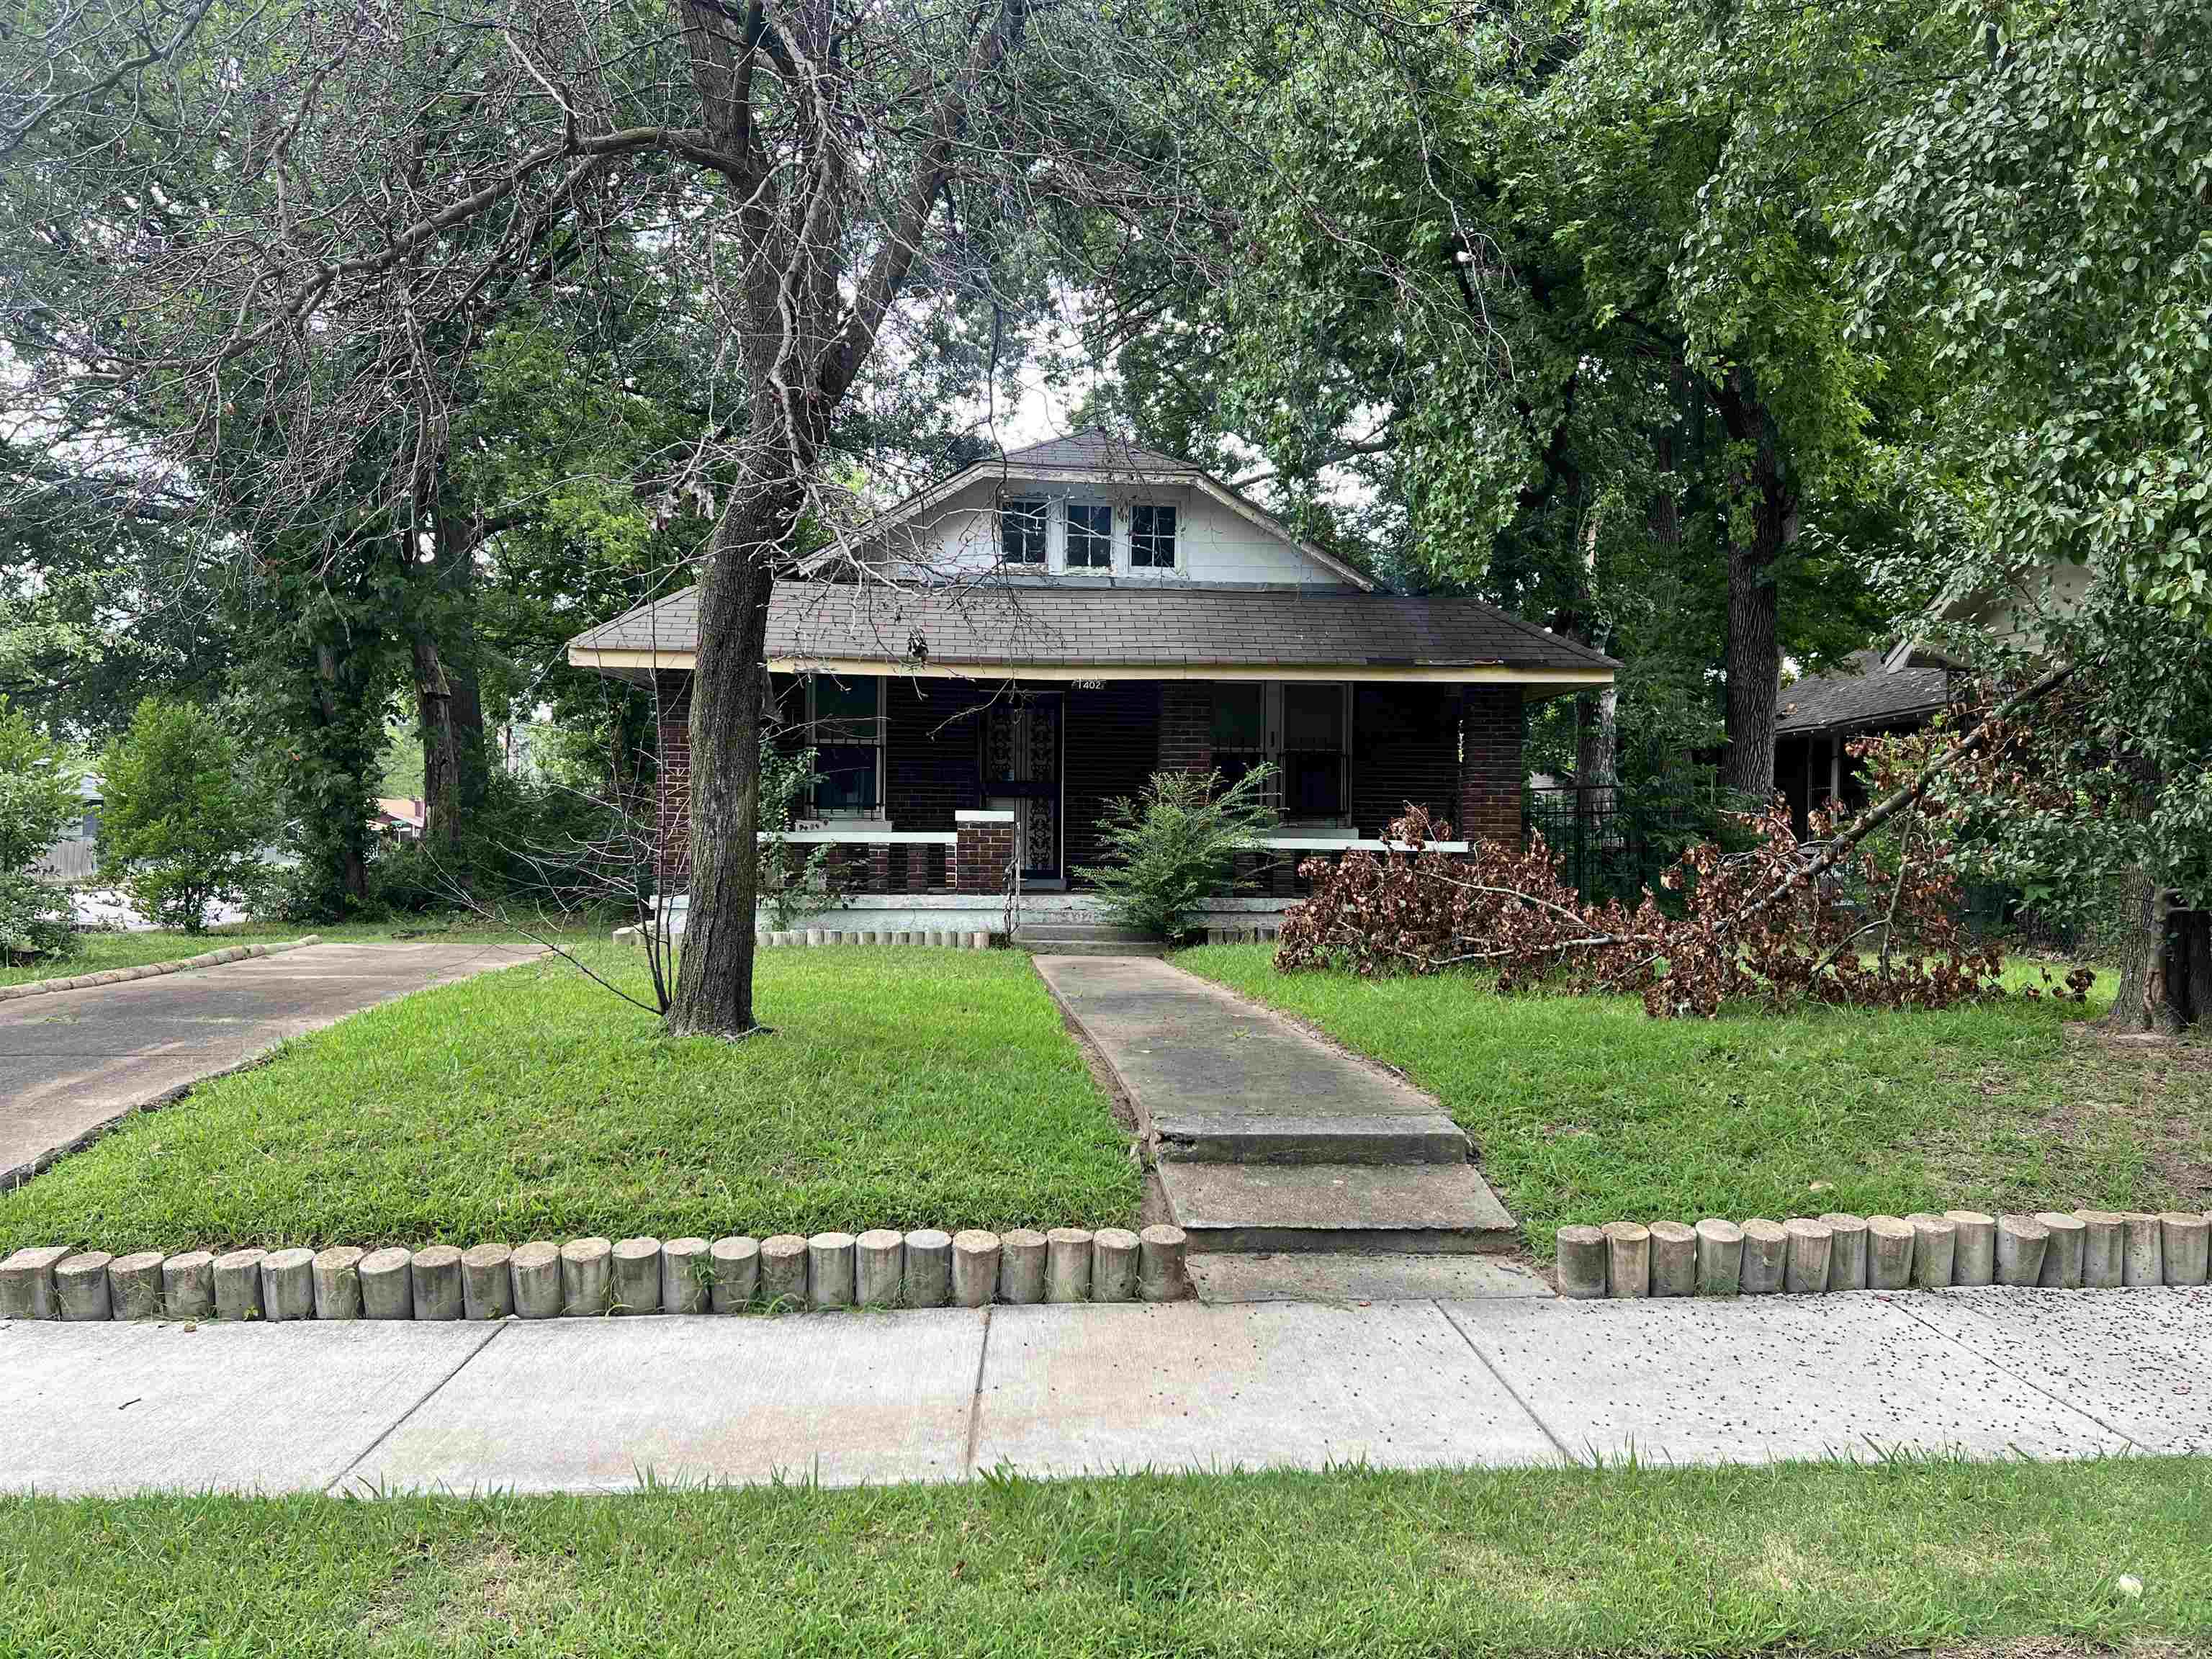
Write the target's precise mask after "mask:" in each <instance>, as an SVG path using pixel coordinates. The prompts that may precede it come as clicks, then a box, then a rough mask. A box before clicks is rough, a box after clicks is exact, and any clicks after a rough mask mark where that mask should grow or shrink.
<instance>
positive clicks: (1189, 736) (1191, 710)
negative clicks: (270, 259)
mask: <svg viewBox="0 0 2212 1659" xmlns="http://www.w3.org/2000/svg"><path fill="white" fill-rule="evenodd" d="M1159 769H1160V770H1161V771H1163V772H1211V771H1212V769H1213V688H1212V685H1211V684H1208V683H1207V682H1206V681H1204V680H1168V681H1165V682H1164V683H1163V684H1162V685H1161V686H1160V760H1159Z"/></svg>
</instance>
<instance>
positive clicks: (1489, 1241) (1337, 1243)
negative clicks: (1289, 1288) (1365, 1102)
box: [1154, 1158, 1521, 1255]
mask: <svg viewBox="0 0 2212 1659" xmlns="http://www.w3.org/2000/svg"><path fill="white" fill-rule="evenodd" d="M1154 1173H1155V1174H1156V1175H1157V1176H1158V1181H1159V1183H1160V1190H1161V1193H1162V1194H1164V1197H1165V1198H1166V1200H1167V1206H1168V1212H1169V1213H1170V1215H1171V1216H1172V1217H1173V1218H1174V1219H1175V1224H1176V1225H1177V1226H1178V1227H1181V1228H1182V1230H1183V1231H1185V1232H1187V1233H1188V1234H1189V1235H1190V1248H1191V1249H1193V1250H1242V1251H1253V1250H1301V1251H1303V1250H1335V1251H1343V1252H1347V1253H1355V1252H1364V1253H1368V1254H1378V1255H1379V1254H1389V1255H1408V1254H1412V1255H1462V1254H1472V1253H1479V1252H1485V1251H1511V1250H1515V1249H1519V1247H1520V1243H1521V1237H1520V1232H1519V1230H1518V1229H1516V1227H1515V1225H1514V1224H1513V1218H1512V1217H1511V1216H1510V1215H1508V1214H1507V1213H1506V1212H1505V1206H1504V1205H1502V1204H1500V1203H1499V1202H1498V1198H1497V1194H1494V1193H1492V1191H1491V1190H1490V1188H1489V1186H1488V1184H1487V1183H1486V1182H1484V1180H1483V1178H1482V1176H1480V1174H1478V1173H1477V1172H1476V1170H1475V1168H1474V1165H1473V1164H1196V1163H1189V1162H1185V1161H1181V1160H1176V1159H1170V1158H1164V1159H1162V1160H1161V1161H1160V1162H1159V1164H1158V1165H1157V1166H1156V1169H1155V1171H1154Z"/></svg>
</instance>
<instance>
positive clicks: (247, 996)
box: [0, 943, 538, 1188]
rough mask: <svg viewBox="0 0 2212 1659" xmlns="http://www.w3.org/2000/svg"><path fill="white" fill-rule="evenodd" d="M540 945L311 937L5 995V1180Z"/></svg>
mask: <svg viewBox="0 0 2212 1659" xmlns="http://www.w3.org/2000/svg"><path fill="white" fill-rule="evenodd" d="M536 955H538V947H537V946H535V945H490V944H482V943H478V944H469V945H453V944H444V943H421V944H392V945H309V946H307V948H306V949H304V950H300V951H285V952H284V953H283V954H282V955H280V956H273V957H258V958H256V959H255V960H253V961H251V962H232V963H223V964H222V966H220V967H216V968H201V969H193V970H192V971H191V972H190V973H184V974H169V975H163V976H162V977H161V978H158V979H142V980H133V981H129V982H128V983H125V984H120V985H100V986H94V987H91V988H89V989H87V990H82V991H57V992H54V993H52V994H50V995H47V996H38V997H25V998H22V999H21V1000H17V1001H13V1002H6V1003H0V1078H4V1079H6V1081H5V1083H4V1085H0V1188H7V1187H9V1186H11V1185H13V1184H15V1182H17V1181H19V1180H23V1179H27V1177H28V1176H30V1175H31V1174H33V1172H34V1171H36V1170H40V1169H43V1168H44V1167H45V1166H46V1164H48V1163H50V1162H51V1161H52V1159H53V1158H56V1157H58V1156H59V1155H60V1154H61V1153H62V1152H66V1151H68V1150H70V1148H72V1147H74V1146H80V1145H82V1144H83V1142H84V1141H85V1140H87V1139H90V1138H91V1137H93V1136H95V1135H97V1134H98V1133H100V1131H101V1130H103V1129H105V1128H106V1127H107V1126H108V1125H109V1124H111V1123H112V1122H114V1121H116V1120H117V1119H118V1118H119V1117H122V1116H124V1115H125V1114H127V1113H129V1112H132V1111H136V1110H138V1109H143V1108H144V1107H147V1106H149V1105H158V1104H160V1103H162V1102H164V1101H167V1100H170V1099H173V1098H174V1097H176V1096H177V1095H178V1094H179V1093H181V1092H182V1091H184V1090H185V1089H187V1088H189V1087H191V1085H193V1084H195V1083H197V1082H199V1081H200V1080H202V1079H205V1078H210V1077H214V1076H216V1075H219V1074H220V1073H224V1072H230V1071H235V1070H236V1069H237V1068H238V1067H240V1066H244V1065H246V1064H247V1063H248V1062H249V1061H251V1060H255V1059H257V1058H258V1057H259V1056H260V1055H262V1054H265V1053H267V1052H268V1051H269V1050H270V1048H275V1047H276V1044H278V1043H279V1042H283V1041H284V1039H286V1038H287V1037H294V1036H300V1035H301V1033H302V1032H306V1031H312V1030H316V1029H317V1028H319V1027H320V1026H325V1025H328V1024H331V1023H332V1022H333V1021H335V1020H338V1019H341V1018H344V1017H345V1016H346V1015H348V1014H350V1013H356V1012H359V1011H360V1010H362V1009H363V1008H367V1007H369V1006H372V1005H373V1004H375V1003H379V1002H386V1001H389V1000H391V999H392V998H393V997H397V996H404V995H405V994H407V993H409V992H410V991H419V990H422V989H423V988H424V987H427V986H431V985H443V984H446V983H447V982H448V981H453V980H457V979H465V978H467V977H468V976H469V975H471V974H478V973H482V972H483V970H484V969H488V968H503V967H507V966H508V965H510V964H511V963H517V962H523V961H526V960H528V959H529V958H530V957H534V956H536Z"/></svg>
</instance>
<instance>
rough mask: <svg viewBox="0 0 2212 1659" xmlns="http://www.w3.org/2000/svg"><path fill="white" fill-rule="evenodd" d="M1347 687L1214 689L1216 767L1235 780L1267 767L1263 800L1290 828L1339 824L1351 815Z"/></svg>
mask: <svg viewBox="0 0 2212 1659" xmlns="http://www.w3.org/2000/svg"><path fill="white" fill-rule="evenodd" d="M1351 734H1352V688H1351V686H1349V685H1346V684H1328V683H1327V682H1310V683H1309V682H1301V681H1291V682H1287V683H1286V682H1283V681H1273V682H1262V681H1250V682H1224V683H1218V684H1215V686H1214V687H1213V763H1214V765H1215V766H1216V767H1217V768H1218V769H1219V770H1220V773H1221V775H1222V779H1223V781H1225V782H1228V783H1234V782H1236V781H1237V779H1239V778H1241V777H1243V775H1245V774H1246V773H1247V772H1249V771H1250V770H1251V769H1253V768H1254V767H1255V766H1258V765H1261V763H1273V766H1274V768H1275V778H1274V781H1273V783H1272V784H1271V785H1270V786H1269V789H1268V799H1270V801H1271V802H1272V803H1273V805H1275V806H1276V807H1277V808H1278V809H1279V810H1280V811H1281V812H1282V814H1283V817H1284V818H1285V820H1286V821H1288V822H1290V823H1332V824H1334V823H1342V822H1343V821H1345V820H1346V819H1347V818H1348V817H1350V816H1351V810H1352V777H1351V770H1352V762H1351V748H1352V745H1351V742H1350V738H1351Z"/></svg>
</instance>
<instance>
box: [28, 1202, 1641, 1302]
mask: <svg viewBox="0 0 2212 1659" xmlns="http://www.w3.org/2000/svg"><path fill="white" fill-rule="evenodd" d="M1589 1231H1591V1232H1593V1233H1595V1231H1596V1230H1595V1228H1593V1229H1590V1230H1589ZM1637 1231H1639V1232H1640V1231H1643V1229H1641V1228H1638V1230H1637ZM1188 1248H1189V1243H1188V1239H1187V1238H1186V1237H1185V1236H1184V1234H1183V1231H1182V1228H1180V1227H1169V1226H1152V1227H1147V1228H1146V1229H1145V1230H1144V1231H1142V1232H1140V1233H1139V1232H1131V1231H1128V1230H1127V1229H1126V1228H1122V1227H1102V1228H1100V1229H1098V1230H1097V1231H1096V1232H1092V1231H1090V1230H1089V1229H1087V1228H1081V1227H1055V1228H1054V1229H1053V1230H1052V1231H1050V1232H1049V1233H1042V1232H1036V1231H1031V1230H1030V1229H1028V1228H1015V1229H1014V1230H1012V1231H1010V1232H1007V1233H1006V1234H1005V1235H1003V1236H1001V1235H1000V1234H998V1233H990V1232H983V1231H976V1230H972V1229H971V1230H969V1231H964V1232H961V1233H958V1234H947V1233H945V1232H943V1231H939V1229H937V1228H934V1227H921V1228H917V1229H915V1231H912V1232H907V1233H900V1232H896V1231H892V1230H890V1229H889V1228H878V1229H874V1230H872V1231H867V1232H864V1233H861V1234H860V1235H859V1236H858V1237H855V1236H854V1235H853V1234H851V1233H840V1232H828V1233H817V1234H815V1235H814V1237H811V1238H802V1237H799V1236H798V1235H797V1234H795V1233H786V1234H780V1235H778V1236H777V1237H774V1238H769V1239H765V1240H763V1239H753V1238H744V1237H730V1238H718V1239H715V1240H714V1241H713V1242H712V1243H708V1241H707V1240H705V1239H701V1238H678V1239H671V1240H669V1241H668V1242H667V1243H662V1242H661V1241H660V1240H659V1239H657V1238H645V1237H638V1238H625V1239H623V1241H622V1242H621V1243H609V1242H608V1241H607V1240H605V1239H604V1238H572V1239H570V1240H568V1242H567V1243H564V1244H557V1245H556V1244H553V1243H547V1242H544V1241H542V1240H540V1241H533V1242H532V1243H526V1244H520V1245H516V1246H513V1247H512V1248H510V1247H509V1246H507V1245H505V1244H478V1245H475V1246H473V1247H471V1249H467V1250H459V1249H455V1248H454V1247H453V1246H452V1245H450V1244H431V1245H427V1246H425V1247H424V1248H423V1249H420V1250H405V1249H396V1248H386V1249H378V1250H370V1251H367V1252H363V1251H362V1250H359V1249H355V1248H353V1247H352V1246H350V1245H338V1246H334V1247H332V1248H331V1249H325V1250H321V1251H309V1250H306V1249H296V1248H295V1249H277V1250H266V1249H244V1250H233V1251H230V1252H229V1253H228V1254H227V1255H220V1256H216V1255H210V1254H209V1253H208V1252H207V1251H205V1250H187V1251H185V1252H184V1253H183V1254H181V1255H173V1256H169V1257H167V1258H164V1257H163V1256H162V1255H161V1254H160V1253H159V1252H157V1251H150V1250H149V1251H140V1252H138V1253H137V1254H135V1255H126V1256H110V1255H107V1254H106V1253H105V1252H103V1251H99V1250H84V1251H77V1252H71V1251H70V1250H67V1249H61V1248H52V1247H27V1248H25V1249H20V1250H17V1251H16V1252H15V1254H14V1255H11V1256H9V1257H8V1258H7V1260H6V1261H0V1320H9V1319H70V1320H124V1319H170V1320H178V1321H184V1322H191V1321H197V1320H202V1319H225V1320H252V1321H259V1322H270V1323H283V1322H288V1321H291V1320H297V1319H327V1320H351V1319H381V1320H394V1319H406V1320H447V1319H451V1320H458V1319H464V1318H465V1319H470V1320H487V1319H504V1318H508V1317H515V1318H521V1319H551V1318H555V1317H557V1316H564V1315H565V1316H568V1317H572V1318H576V1317H596V1316H605V1315H611V1314H624V1315H630V1314H659V1313H671V1314H676V1313H681V1314H708V1313H712V1314H738V1313H744V1312H747V1311H750V1310H763V1311H769V1312H789V1311H796V1310H800V1309H806V1308H815V1309H823V1310H827V1309H836V1308H850V1307H853V1306H854V1305H856V1304H857V1305H858V1306H860V1307H862V1308H870V1309H876V1308H943V1307H958V1308H980V1307H984V1306H986V1305H987V1304H990V1303H992V1302H994V1301H997V1302H1007V1303H1014V1304H1032V1303H1040V1302H1061V1303H1066V1302H1175V1301H1180V1300H1182V1298H1184V1297H1188V1295H1189V1294H1190V1273H1189V1268H1188V1263H1187V1261H1186V1259H1185V1258H1186V1255H1187V1252H1188ZM1603 1272H1604V1267H1603V1262H1602V1261H1601V1262H1600V1264H1599V1273H1600V1278H1599V1285H1600V1289H1599V1291H1598V1293H1599V1294H1603V1285H1604V1278H1603Z"/></svg>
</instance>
